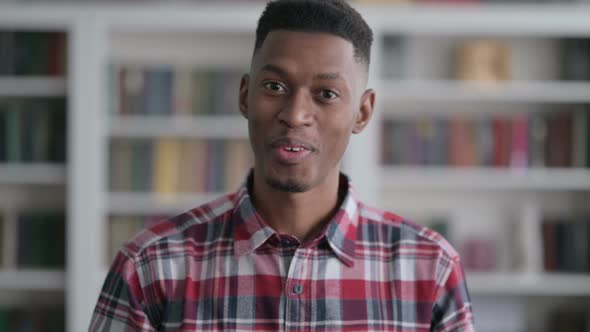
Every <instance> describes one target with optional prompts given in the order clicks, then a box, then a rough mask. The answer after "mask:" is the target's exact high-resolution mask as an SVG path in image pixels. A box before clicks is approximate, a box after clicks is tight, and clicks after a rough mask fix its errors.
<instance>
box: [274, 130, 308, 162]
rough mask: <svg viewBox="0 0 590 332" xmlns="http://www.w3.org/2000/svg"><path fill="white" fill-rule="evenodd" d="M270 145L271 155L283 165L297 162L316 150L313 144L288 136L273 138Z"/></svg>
mask: <svg viewBox="0 0 590 332" xmlns="http://www.w3.org/2000/svg"><path fill="white" fill-rule="evenodd" d="M270 147H271V151H272V155H273V157H274V158H276V160H277V161H278V162H279V163H281V164H285V165H295V164H298V163H300V162H302V161H304V160H305V159H306V158H307V157H309V156H310V155H311V154H312V153H313V152H315V151H316V150H317V149H316V148H315V147H314V146H313V145H311V144H309V143H307V142H305V141H302V140H300V139H295V138H289V137H281V138H278V139H275V140H273V141H272V142H271V144H270ZM293 149H294V150H293Z"/></svg>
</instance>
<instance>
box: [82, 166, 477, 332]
mask: <svg viewBox="0 0 590 332" xmlns="http://www.w3.org/2000/svg"><path fill="white" fill-rule="evenodd" d="M341 178H342V180H341V188H342V184H343V185H344V188H345V190H346V191H345V193H346V197H345V198H344V200H343V203H342V205H341V207H340V209H339V210H338V211H337V213H336V214H335V216H334V217H333V219H332V220H331V221H330V222H329V223H328V224H327V226H326V227H325V229H324V230H323V232H321V233H320V235H319V236H317V237H316V238H315V239H314V240H312V241H309V242H308V243H305V244H303V245H302V244H300V243H299V242H298V241H297V239H296V238H293V237H291V236H288V235H284V234H278V233H277V232H275V231H274V230H273V229H272V228H271V227H269V226H268V225H267V224H266V223H265V222H264V221H263V220H262V218H261V217H260V215H258V214H257V213H256V211H255V209H254V206H253V205H252V200H251V198H250V196H249V194H248V189H247V186H246V185H243V186H242V187H241V188H240V189H239V190H238V192H237V193H233V194H230V195H227V196H224V197H222V198H219V199H217V200H215V201H213V202H211V203H208V204H205V205H202V206H199V207H197V208H195V209H193V210H191V211H188V212H186V213H183V214H181V215H178V216H176V217H174V218H171V219H169V220H166V221H163V222H162V223H159V224H157V225H154V226H153V227H150V228H149V229H146V230H144V231H142V232H141V233H139V234H138V235H137V236H136V237H135V238H134V239H133V240H132V241H130V242H128V243H127V244H126V245H125V246H124V247H123V248H122V249H121V250H120V252H119V253H118V255H117V257H116V258H115V260H114V262H113V263H112V266H111V269H110V271H109V273H108V276H107V278H106V281H105V284H104V286H103V288H102V292H101V294H100V297H99V299H98V303H97V305H96V308H95V310H94V315H93V317H92V321H91V323H90V329H89V330H90V331H253V330H256V331H398V332H406V331H408V332H409V331H457V332H458V331H465V332H467V331H474V326H473V315H472V310H471V304H470V300H469V294H468V291H467V288H466V285H465V280H464V274H463V269H462V266H461V263H460V261H459V257H458V255H457V253H456V252H455V251H454V250H453V248H452V247H451V246H450V245H449V244H448V243H447V242H446V241H445V240H444V239H442V238H441V236H440V235H438V234H437V233H435V232H433V231H431V230H429V229H427V228H424V227H422V226H418V225H416V224H414V223H412V222H409V221H407V220H404V219H402V218H400V217H398V216H396V215H394V214H392V213H389V212H384V211H380V210H378V209H375V208H371V207H368V206H365V205H364V204H363V203H361V202H360V201H358V200H357V199H356V197H355V193H354V190H353V189H352V188H351V187H350V186H349V185H348V179H347V178H346V177H345V176H342V177H341Z"/></svg>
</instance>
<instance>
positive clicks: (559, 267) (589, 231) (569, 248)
mask: <svg viewBox="0 0 590 332" xmlns="http://www.w3.org/2000/svg"><path fill="white" fill-rule="evenodd" d="M542 232H543V248H544V252H543V257H544V260H543V262H544V267H545V271H548V272H556V271H559V272H580V273H588V272H590V241H589V240H590V218H571V219H551V220H545V221H544V222H543V226H542Z"/></svg>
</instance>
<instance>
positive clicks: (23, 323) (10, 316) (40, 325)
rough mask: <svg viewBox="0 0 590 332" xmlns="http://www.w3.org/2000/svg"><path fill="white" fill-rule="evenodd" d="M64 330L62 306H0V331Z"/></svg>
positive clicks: (60, 331)
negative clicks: (28, 307)
mask: <svg viewBox="0 0 590 332" xmlns="http://www.w3.org/2000/svg"><path fill="white" fill-rule="evenodd" d="M65 330H66V329H65V310H64V309H63V308H51V309H49V308H48V309H2V308H0V332H17V331H18V332H63V331H65Z"/></svg>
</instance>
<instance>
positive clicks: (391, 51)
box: [384, 36, 590, 82]
mask: <svg viewBox="0 0 590 332" xmlns="http://www.w3.org/2000/svg"><path fill="white" fill-rule="evenodd" d="M449 44H450V45H449V47H448V49H445V48H444V47H443V48H441V49H437V50H436V51H435V52H438V53H437V55H438V58H442V59H448V61H441V60H440V59H439V60H438V63H443V64H445V67H446V68H443V69H439V70H438V71H437V73H438V74H437V75H443V76H444V78H449V79H458V80H463V81H478V82H500V81H508V80H512V79H518V77H516V76H517V75H522V74H517V71H518V70H517V68H516V66H517V65H518V64H516V63H514V59H515V58H517V56H516V54H515V53H516V51H515V50H513V49H514V48H515V46H514V45H511V43H510V42H508V41H506V40H501V39H495V38H474V39H469V40H466V41H462V42H455V41H452V40H449ZM555 45H556V46H555V47H556V48H557V49H558V50H557V51H556V52H554V53H555V54H553V58H552V59H545V60H543V61H546V62H548V63H546V64H545V66H550V68H551V69H550V70H549V69H547V70H545V71H546V72H547V73H546V75H550V76H551V77H546V79H562V80H578V81H587V80H590V39H582V38H563V39H559V40H558V41H556V42H555ZM405 47H406V45H405V42H404V39H403V38H401V37H396V36H388V37H386V38H385V40H384V59H385V66H384V75H385V77H404V76H405V70H406V66H405V63H404V62H405V60H406V53H405ZM439 47H440V45H439ZM551 62H555V63H551ZM439 78H443V77H439Z"/></svg>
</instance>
